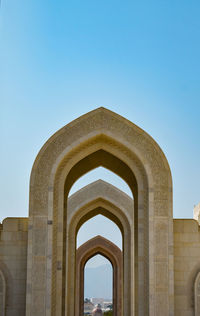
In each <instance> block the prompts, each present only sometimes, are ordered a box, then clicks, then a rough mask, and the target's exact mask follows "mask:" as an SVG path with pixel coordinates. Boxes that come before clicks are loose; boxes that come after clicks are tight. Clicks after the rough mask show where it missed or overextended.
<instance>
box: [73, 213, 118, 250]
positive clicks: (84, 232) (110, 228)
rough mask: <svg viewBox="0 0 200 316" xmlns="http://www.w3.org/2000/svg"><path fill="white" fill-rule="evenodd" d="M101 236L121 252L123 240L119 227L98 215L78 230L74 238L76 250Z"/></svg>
mask: <svg viewBox="0 0 200 316" xmlns="http://www.w3.org/2000/svg"><path fill="white" fill-rule="evenodd" d="M98 235H102V236H103V237H105V238H106V239H108V240H110V241H112V242H113V243H114V244H115V245H117V246H118V247H119V248H120V249H121V250H122V245H123V240H122V233H121V231H120V229H119V227H118V226H117V225H116V224H115V223H114V222H113V221H112V220H110V219H108V218H107V217H105V216H104V215H101V214H98V215H96V216H93V217H91V218H90V219H89V220H87V221H86V222H84V224H82V226H81V227H80V228H79V230H78V232H77V237H76V241H77V242H76V247H77V248H78V247H79V246H81V245H82V244H83V243H85V242H86V241H87V240H89V239H91V238H93V237H95V236H98Z"/></svg>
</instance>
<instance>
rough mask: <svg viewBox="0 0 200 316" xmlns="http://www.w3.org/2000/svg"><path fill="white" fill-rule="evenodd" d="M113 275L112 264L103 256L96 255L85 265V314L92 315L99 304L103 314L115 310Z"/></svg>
mask: <svg viewBox="0 0 200 316" xmlns="http://www.w3.org/2000/svg"><path fill="white" fill-rule="evenodd" d="M113 275H114V274H113V266H112V263H111V262H110V260H109V259H107V258H106V257H105V256H102V255H101V254H96V255H94V256H93V257H91V258H90V259H88V261H87V262H86V263H85V266H84V314H86V313H90V314H91V311H92V310H93V309H94V308H95V306H96V305H97V304H100V308H101V309H102V311H103V312H104V311H106V310H107V311H108V310H110V311H112V310H113ZM87 303H88V304H87Z"/></svg>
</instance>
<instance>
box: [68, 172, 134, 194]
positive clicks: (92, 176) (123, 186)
mask: <svg viewBox="0 0 200 316" xmlns="http://www.w3.org/2000/svg"><path fill="white" fill-rule="evenodd" d="M100 179H101V180H103V181H106V182H108V183H110V184H112V185H114V186H115V187H117V188H118V189H120V190H121V191H122V192H124V193H126V194H127V195H129V196H130V197H131V198H133V194H132V191H131V190H130V187H129V186H128V185H127V183H126V182H125V181H124V180H123V179H122V178H121V177H119V176H118V175H117V174H115V173H114V172H112V171H110V170H109V169H107V168H104V167H97V168H95V169H93V170H91V171H88V172H87V173H85V174H84V175H82V176H81V177H80V178H79V179H78V180H76V181H75V182H74V184H73V185H72V187H71V189H70V191H69V197H70V196H71V195H72V194H74V193H75V192H77V191H78V190H80V189H81V188H82V187H84V186H86V185H88V184H90V183H92V182H94V181H98V180H100Z"/></svg>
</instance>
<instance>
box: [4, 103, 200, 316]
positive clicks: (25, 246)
mask: <svg viewBox="0 0 200 316" xmlns="http://www.w3.org/2000/svg"><path fill="white" fill-rule="evenodd" d="M98 166H104V167H105V168H108V169H109V170H111V171H113V172H115V173H116V174H118V175H119V176H121V177H122V178H123V179H124V180H125V181H126V182H127V184H128V185H129V187H130V189H131V190H132V192H133V196H134V199H133V200H132V199H130V197H128V196H127V195H126V194H124V193H123V192H121V191H120V190H118V189H117V188H114V187H113V186H111V185H110V184H108V183H105V182H103V181H97V182H95V183H93V184H91V185H89V186H87V187H85V188H83V189H81V190H80V191H79V192H77V193H75V194H74V195H72V196H71V197H70V198H68V193H69V190H70V188H71V186H72V185H73V183H74V182H75V181H76V180H77V179H78V178H79V177H80V176H81V175H83V174H85V173H86V172H88V171H90V170H92V169H94V168H96V167H98ZM199 209H200V208H199V207H198V206H197V207H196V208H195V211H194V218H195V219H193V220H185V219H183V220H178V219H177V220H176V219H174V220H173V217H172V180H171V172H170V169H169V165H168V163H167V160H166V158H165V156H164V154H163V152H162V151H161V149H160V148H159V146H158V145H157V144H156V143H155V141H154V140H153V139H152V138H151V137H150V136H149V135H148V134H147V133H145V132H144V131H143V130H141V129H140V128H138V127H137V126H135V125H134V124H133V123H131V122H129V121H128V120H126V119H124V118H122V117H120V116H118V115H117V114H115V113H113V112H111V111H108V110H106V109H104V108H99V109H97V110H95V111H92V112H90V113H88V114H86V115H84V116H82V117H80V118H79V119H77V120H75V121H73V122H72V123H70V124H68V125H66V126H65V127H64V128H62V129H61V130H59V131H58V132H57V133H56V134H55V135H53V136H52V137H51V138H50V139H49V140H48V141H47V143H46V144H45V145H44V146H43V148H42V149H41V151H40V152H39V154H38V156H37V158H36V161H35V163H34V166H33V169H32V173H31V181H30V209H29V218H28V219H25V218H23V219H21V218H7V219H5V220H4V221H3V223H2V225H1V230H0V303H1V304H0V316H2V315H6V316H12V315H15V316H18V315H19V316H23V315H26V316H33V315H34V316H35V315H37V316H44V315H45V316H61V315H62V316H74V315H75V313H76V311H75V301H76V295H75V292H76V281H77V280H76V277H77V272H76V266H77V262H76V235H77V231H78V229H79V228H80V226H81V225H82V224H83V223H84V222H85V221H87V220H88V219H89V218H91V217H93V216H95V215H97V214H102V215H104V216H106V217H108V218H110V219H111V220H113V221H114V222H115V223H116V224H117V225H118V227H119V228H120V230H121V232H122V237H123V244H124V247H123V251H122V258H123V273H122V275H123V278H122V282H121V283H122V287H121V290H120V291H121V297H122V303H121V315H120V316H133V315H140V316H142V315H143V316H147V315H149V316H155V315H156V316H160V315H162V316H165V315H170V316H172V315H177V316H179V315H181V316H192V315H195V316H197V315H200V290H199V289H200V259H199V258H200V232H199V224H198V222H199V218H200V216H199V211H200V210H199ZM102 251H104V249H103V250H102ZM117 266H118V265H117ZM116 310H117V309H116ZM76 315H77V314H76ZM116 315H117V314H116Z"/></svg>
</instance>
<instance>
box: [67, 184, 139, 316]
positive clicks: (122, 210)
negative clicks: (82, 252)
mask: <svg viewBox="0 0 200 316" xmlns="http://www.w3.org/2000/svg"><path fill="white" fill-rule="evenodd" d="M132 207H133V200H132V199H131V198H130V197H129V196H128V195H126V194H125V193H124V192H122V191H120V190H119V189H117V188H116V187H114V186H113V185H111V184H109V183H107V182H105V181H102V180H98V181H96V182H94V183H91V184H89V185H87V186H86V187H84V188H82V189H81V190H79V191H78V192H76V193H75V194H73V195H72V196H71V197H70V198H69V203H68V215H69V216H68V221H67V232H68V234H67V236H68V237H67V239H68V240H69V242H68V244H67V248H68V249H69V252H70V253H71V256H70V258H69V262H68V265H69V266H70V267H72V266H73V267H75V266H76V261H75V249H76V235H77V232H78V229H79V227H80V226H81V225H82V224H83V223H84V222H86V221H87V220H88V219H90V218H92V217H93V216H96V215H98V214H101V215H103V216H106V217H107V218H109V219H110V220H112V221H113V222H114V223H115V224H116V225H117V226H118V228H119V229H120V231H121V234H122V240H123V251H122V256H123V266H124V273H123V279H122V288H123V289H124V291H123V293H124V295H123V297H122V303H121V310H122V315H123V314H124V315H126V313H127V301H128V302H131V301H132V297H131V296H132V287H134V283H132V282H131V274H130V270H132V269H133V262H132V257H133V250H132V247H131V242H132V235H133V234H134V232H133V231H132V230H131V226H132V223H133V220H134V219H133V214H132V211H131V210H132ZM75 279H76V277H75V269H74V271H73V269H70V278H69V279H68V282H69V284H68V285H69V287H70V288H71V292H72V293H73V292H74V286H75V281H74V280H75ZM71 297H72V296H70V299H71ZM76 305H77V304H76V303H75V306H76Z"/></svg>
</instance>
